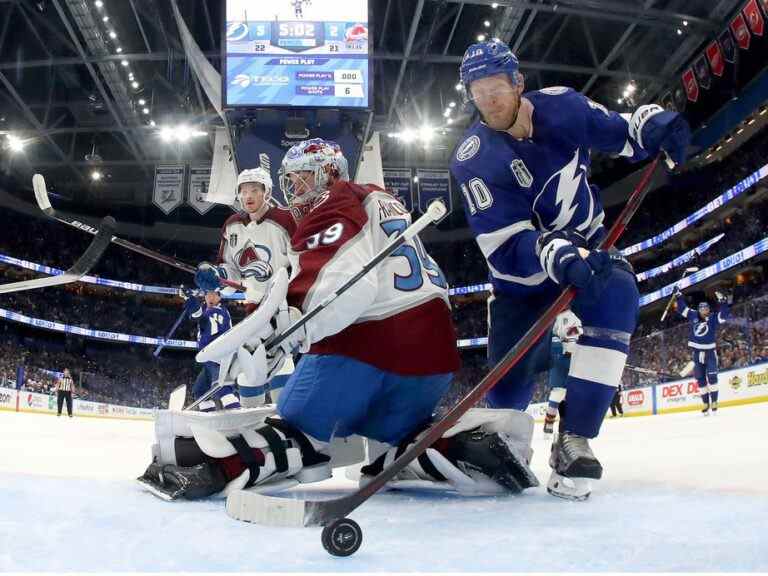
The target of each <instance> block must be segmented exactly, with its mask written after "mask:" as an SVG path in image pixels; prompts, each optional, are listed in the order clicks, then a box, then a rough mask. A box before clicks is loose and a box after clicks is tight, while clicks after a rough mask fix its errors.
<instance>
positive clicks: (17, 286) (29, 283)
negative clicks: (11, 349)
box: [0, 216, 115, 294]
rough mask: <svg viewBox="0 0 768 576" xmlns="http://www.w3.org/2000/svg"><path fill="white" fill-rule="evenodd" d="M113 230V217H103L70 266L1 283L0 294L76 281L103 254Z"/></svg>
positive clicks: (86, 272)
mask: <svg viewBox="0 0 768 576" xmlns="http://www.w3.org/2000/svg"><path fill="white" fill-rule="evenodd" d="M114 231H115V219H114V218H112V216H107V217H105V218H104V219H103V220H102V221H101V223H100V224H99V230H98V232H97V233H96V237H95V238H94V239H93V240H92V241H91V243H90V244H89V245H88V248H86V249H85V252H83V254H82V255H81V256H80V258H78V259H77V261H76V262H75V263H74V264H73V265H72V267H71V268H69V269H68V270H65V271H64V272H63V273H62V274H57V275H56V276H49V277H47V278H37V279H35V280H23V281H21V282H12V283H10V284H2V285H0V294H5V293H7V292H21V291H22V290H34V289H36V288H45V287H48V286H61V285H62V284H70V283H72V282H77V281H78V280H80V278H82V277H83V276H85V275H86V274H88V272H89V271H90V269H91V268H93V267H94V266H95V265H96V263H97V262H98V261H99V259H100V258H101V255H102V254H104V251H105V250H106V249H107V246H109V241H110V238H111V237H112V233H113V232H114Z"/></svg>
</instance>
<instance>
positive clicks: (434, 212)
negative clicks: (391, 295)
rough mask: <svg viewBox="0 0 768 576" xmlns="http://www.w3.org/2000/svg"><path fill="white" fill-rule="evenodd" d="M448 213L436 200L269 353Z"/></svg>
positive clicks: (274, 340)
mask: <svg viewBox="0 0 768 576" xmlns="http://www.w3.org/2000/svg"><path fill="white" fill-rule="evenodd" d="M447 213H448V210H447V209H446V208H445V204H443V203H442V201H440V200H435V201H434V202H432V203H431V204H430V205H429V206H428V207H427V211H426V212H425V213H424V214H422V215H421V216H420V217H419V218H418V219H417V220H416V221H415V222H414V223H413V224H411V225H410V226H409V227H408V228H406V229H405V230H404V231H403V233H402V234H400V235H399V236H397V237H395V238H394V239H393V240H392V241H390V242H389V244H387V245H386V246H384V248H382V249H381V250H380V251H379V252H378V254H376V255H375V256H374V257H373V258H371V259H370V260H369V261H368V263H366V264H365V265H364V266H363V267H362V268H361V269H360V271H359V272H358V273H357V274H355V275H354V276H352V278H350V279H349V280H347V281H346V282H345V283H344V284H342V285H341V286H340V287H339V288H337V289H336V290H335V291H334V292H332V293H331V294H329V295H328V296H327V297H326V298H325V299H324V300H323V301H322V302H320V303H319V304H318V305H317V306H315V307H314V308H313V309H312V310H310V311H309V312H307V313H306V314H304V316H302V317H301V318H300V319H299V320H297V321H296V322H294V323H293V324H291V325H290V326H289V327H288V328H286V329H285V331H283V332H281V333H280V334H276V335H274V336H272V337H271V338H269V340H267V341H266V342H264V347H265V348H266V350H267V351H270V350H273V349H274V348H276V347H277V346H278V345H279V344H280V343H281V342H282V341H283V340H285V339H286V338H288V336H290V335H291V334H293V333H294V332H296V330H298V329H299V328H301V327H302V326H304V324H306V323H307V322H309V321H310V320H312V318H314V317H315V316H317V315H318V314H320V312H322V311H323V310H325V309H326V308H327V307H328V306H330V305H331V303H332V302H333V301H334V300H336V298H338V297H339V296H341V295H342V294H344V292H346V291H347V290H349V288H351V287H352V286H353V285H354V284H356V283H357V282H358V281H359V280H360V279H361V278H363V277H364V276H365V275H366V274H368V272H370V271H371V270H373V269H374V268H375V267H376V266H377V265H378V264H379V262H381V261H382V260H384V259H385V258H387V257H388V256H389V255H390V254H392V252H394V251H395V250H397V249H398V248H400V246H402V245H403V244H404V243H405V242H408V241H409V240H410V239H411V238H413V237H414V236H416V235H417V234H418V233H419V232H421V231H422V230H424V228H426V227H427V226H429V225H430V224H432V223H437V222H439V221H440V220H442V218H443V217H444V216H445V215H446V214H447ZM223 386H224V383H223V382H219V384H217V385H216V386H212V387H211V389H210V390H208V392H206V393H205V394H203V395H202V396H200V398H198V399H197V400H195V401H194V402H192V403H191V404H190V405H189V406H187V407H186V408H185V410H191V409H192V408H194V407H196V406H197V405H198V404H200V403H201V402H204V401H205V400H208V398H210V397H211V396H213V395H214V394H215V393H216V392H217V391H218V390H219V389H220V388H221V387H223Z"/></svg>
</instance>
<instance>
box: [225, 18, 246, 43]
mask: <svg viewBox="0 0 768 576" xmlns="http://www.w3.org/2000/svg"><path fill="white" fill-rule="evenodd" d="M247 36H248V24H246V23H245V22H232V23H231V24H230V25H229V26H227V42H239V41H240V40H245V38H246V37H247Z"/></svg>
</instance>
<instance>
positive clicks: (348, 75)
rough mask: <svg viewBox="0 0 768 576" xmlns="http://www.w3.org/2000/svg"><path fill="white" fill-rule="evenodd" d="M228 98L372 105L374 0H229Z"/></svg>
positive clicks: (242, 103)
mask: <svg viewBox="0 0 768 576" xmlns="http://www.w3.org/2000/svg"><path fill="white" fill-rule="evenodd" d="M224 12H225V19H226V21H225V34H224V37H225V41H224V42H223V51H224V55H223V56H224V58H223V61H224V69H225V73H224V74H222V82H223V83H224V86H223V88H224V89H223V93H224V95H225V105H226V106H228V107H238V106H239V107H256V106H258V107H301V108H324V107H325V108H328V107H331V108H368V107H369V91H370V58H369V55H370V35H369V29H368V0H345V1H344V2H340V1H339V0H311V1H307V0H268V1H265V0H227V6H226V9H225V11H224Z"/></svg>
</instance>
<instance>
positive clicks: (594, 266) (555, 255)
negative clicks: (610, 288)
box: [536, 231, 612, 302]
mask: <svg viewBox="0 0 768 576" xmlns="http://www.w3.org/2000/svg"><path fill="white" fill-rule="evenodd" d="M536 254H537V256H538V257H539V262H540V263H541V267H542V268H543V269H544V271H545V272H546V273H547V276H549V278H550V279H552V281H553V282H556V283H558V284H561V285H567V284H570V285H571V286H573V287H574V288H576V289H577V290H578V291H579V293H580V295H581V296H583V297H584V298H585V299H586V300H587V301H590V302H592V301H596V300H597V299H598V298H599V297H600V294H601V293H602V291H603V288H605V284H606V283H607V281H608V277H609V276H610V272H611V268H612V261H611V256H610V255H609V254H608V252H603V251H592V252H589V254H588V256H587V257H586V258H582V256H581V254H580V253H579V249H578V248H577V247H576V246H574V245H573V243H572V242H571V241H570V239H569V234H568V233H564V232H560V231H558V232H548V233H545V234H542V235H541V236H540V237H539V239H538V241H537V243H536Z"/></svg>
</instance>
